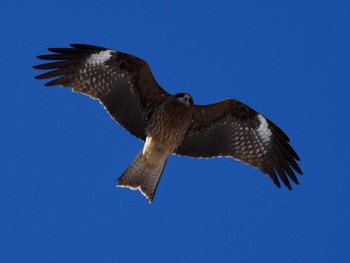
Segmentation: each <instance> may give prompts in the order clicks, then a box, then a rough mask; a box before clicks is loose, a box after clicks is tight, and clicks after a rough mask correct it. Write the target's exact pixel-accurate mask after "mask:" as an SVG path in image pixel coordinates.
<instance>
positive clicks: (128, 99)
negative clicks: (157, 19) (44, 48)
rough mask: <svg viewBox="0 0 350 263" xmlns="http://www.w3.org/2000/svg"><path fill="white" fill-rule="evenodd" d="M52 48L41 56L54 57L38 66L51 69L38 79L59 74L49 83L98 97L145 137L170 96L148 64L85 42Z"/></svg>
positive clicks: (136, 133)
mask: <svg viewBox="0 0 350 263" xmlns="http://www.w3.org/2000/svg"><path fill="white" fill-rule="evenodd" d="M70 46H71V48H49V51H51V52H53V53H54V54H49V55H42V56H38V58H39V59H42V60H49V61H54V62H50V63H46V64H41V65H37V66H34V68H35V69H40V70H50V71H49V72H46V73H44V74H42V75H39V76H37V77H35V78H36V79H50V78H56V79H54V80H52V81H50V82H48V83H46V84H45V86H54V85H60V86H63V87H71V88H73V91H75V92H80V93H82V94H85V95H88V96H90V97H92V98H94V99H98V100H99V101H100V102H101V103H102V105H103V106H104V107H105V108H106V110H107V111H108V112H109V114H110V115H111V116H112V117H113V118H114V119H115V120H116V121H117V122H118V123H119V124H120V125H122V126H123V127H124V128H125V129H126V130H128V131H129V132H130V133H131V134H133V135H134V136H136V137H137V138H140V139H142V140H145V137H146V135H145V127H146V120H147V118H148V116H149V114H151V113H152V111H153V110H154V108H155V107H156V106H157V105H159V104H160V103H161V102H162V101H163V100H164V99H165V98H166V97H168V96H170V95H169V94H168V93H167V92H166V91H165V90H163V89H162V88H161V87H160V86H159V85H158V84H157V82H156V80H155V79H154V77H153V74H152V72H151V70H150V68H149V66H148V64H147V63H146V62H145V61H144V60H142V59H139V58H137V57H134V56H132V55H128V54H125V53H121V52H118V51H115V50H111V49H107V48H103V47H97V46H91V45H82V44H72V45H70Z"/></svg>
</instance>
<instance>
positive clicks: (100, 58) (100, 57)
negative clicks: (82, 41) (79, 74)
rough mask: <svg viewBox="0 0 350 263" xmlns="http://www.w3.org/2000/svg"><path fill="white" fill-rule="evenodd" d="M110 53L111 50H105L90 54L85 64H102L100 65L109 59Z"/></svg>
mask: <svg viewBox="0 0 350 263" xmlns="http://www.w3.org/2000/svg"><path fill="white" fill-rule="evenodd" d="M112 52H113V50H110V49H107V50H104V51H101V52H99V53H96V54H92V55H91V56H90V57H89V58H88V59H87V60H86V62H87V63H88V64H93V65H96V64H102V63H104V62H106V61H108V60H109V59H110V58H111V56H112Z"/></svg>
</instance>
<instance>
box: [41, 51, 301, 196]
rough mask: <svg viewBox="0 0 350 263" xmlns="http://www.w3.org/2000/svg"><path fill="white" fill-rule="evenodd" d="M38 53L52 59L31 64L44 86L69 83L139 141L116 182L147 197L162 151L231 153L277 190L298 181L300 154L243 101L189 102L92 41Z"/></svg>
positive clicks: (137, 62) (138, 63)
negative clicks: (268, 180)
mask: <svg viewBox="0 0 350 263" xmlns="http://www.w3.org/2000/svg"><path fill="white" fill-rule="evenodd" d="M71 47H72V48H51V49H49V50H50V51H52V52H53V53H55V54H50V55H43V56H38V58H40V59H43V60H54V61H55V62H52V63H47V64H42V65H38V66H35V67H34V68H36V69H42V70H51V71H49V72H47V73H44V74H42V75H39V76H37V77H36V78H37V79H47V78H55V77H57V78H56V79H54V80H52V81H50V82H48V83H46V84H45V85H46V86H53V85H61V86H63V87H72V88H73V91H76V92H80V93H83V94H85V95H88V96H90V97H92V98H94V99H98V100H99V101H100V102H101V103H102V104H103V106H104V107H105V108H106V110H107V111H108V112H109V114H110V115H111V116H112V117H113V118H114V119H115V120H116V121H117V122H118V123H119V124H120V125H122V126H123V127H124V128H126V129H127V130H128V131H129V132H130V133H131V134H133V135H134V136H136V137H137V138H139V139H141V140H143V141H144V142H145V144H144V146H143V148H142V149H141V150H140V151H139V153H138V154H137V156H136V158H135V159H134V161H133V162H132V163H131V165H130V166H129V167H128V168H127V169H126V171H125V172H124V173H123V174H122V176H120V178H119V179H118V186H122V187H129V188H131V189H139V190H140V191H141V192H142V193H143V194H144V195H145V196H146V197H147V199H148V200H149V201H150V202H152V201H153V198H154V195H155V191H156V189H157V186H158V183H159V180H160V177H161V175H162V173H163V170H164V167H165V165H166V162H167V160H168V157H169V155H171V154H177V155H183V156H189V157H201V158H211V157H217V156H226V157H232V158H234V159H237V160H240V161H242V162H244V163H246V164H249V165H251V166H253V167H255V168H258V169H260V170H261V171H262V172H263V173H265V174H267V175H268V176H269V177H270V178H271V179H272V180H273V182H274V183H275V184H276V185H277V186H278V187H280V183H279V180H278V177H279V178H280V179H281V180H282V182H283V183H284V184H285V185H286V186H287V187H288V188H289V189H291V185H290V183H289V180H288V178H289V179H291V180H292V181H293V182H294V183H296V184H299V182H298V180H297V178H296V176H295V174H294V171H296V172H297V173H299V174H302V172H301V169H300V168H299V166H298V164H297V162H296V161H299V160H300V158H299V156H298V155H297V154H296V152H295V151H294V150H293V148H292V147H291V146H290V145H289V138H288V137H287V135H286V134H285V133H284V132H283V131H282V130H281V129H280V128H278V127H277V126H276V125H275V124H274V123H273V122H271V121H270V120H268V119H267V118H266V117H264V116H263V115H261V114H260V113H258V112H256V111H255V110H253V109H252V108H250V107H248V106H247V105H245V104H243V103H241V102H239V101H237V100H233V99H226V100H223V101H220V102H217V103H214V104H210V105H194V104H193V99H192V97H191V96H190V95H189V94H188V93H178V94H176V95H170V94H168V93H167V92H166V91H165V90H163V89H162V88H161V87H160V86H159V85H158V83H157V82H156V81H155V79H154V77H153V75H152V72H151V70H150V68H149V66H148V65H147V63H146V62H145V61H143V60H142V59H139V58H137V57H134V56H132V55H128V54H125V53H121V52H118V51H116V50H111V49H106V48H102V47H97V46H90V45H81V44H74V45H71Z"/></svg>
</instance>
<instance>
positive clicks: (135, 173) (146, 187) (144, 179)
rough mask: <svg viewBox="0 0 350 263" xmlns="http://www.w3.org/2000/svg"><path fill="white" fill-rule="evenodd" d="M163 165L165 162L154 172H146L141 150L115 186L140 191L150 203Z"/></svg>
mask: <svg viewBox="0 0 350 263" xmlns="http://www.w3.org/2000/svg"><path fill="white" fill-rule="evenodd" d="M165 164H166V160H165V162H164V163H162V164H160V165H159V166H158V168H156V169H155V170H151V171H149V170H147V169H146V168H145V165H144V161H143V156H142V150H141V151H140V152H139V153H138V155H137V156H136V158H135V159H134V160H133V162H132V163H131V164H130V166H129V167H128V168H127V169H126V171H125V172H124V173H123V174H122V175H121V176H120V177H119V178H118V184H117V186H119V187H128V188H130V189H132V190H140V192H141V193H142V194H143V195H144V196H145V197H146V198H147V199H148V201H149V202H150V203H152V202H153V199H154V195H155V193H156V190H157V186H158V183H159V180H160V177H161V176H162V173H163V170H164V167H165Z"/></svg>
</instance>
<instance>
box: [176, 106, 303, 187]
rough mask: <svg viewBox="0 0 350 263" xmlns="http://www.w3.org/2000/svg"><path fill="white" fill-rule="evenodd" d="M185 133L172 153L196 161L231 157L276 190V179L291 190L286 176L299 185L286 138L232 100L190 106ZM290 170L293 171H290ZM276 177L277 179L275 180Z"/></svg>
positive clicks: (252, 111) (293, 158) (294, 158)
mask: <svg viewBox="0 0 350 263" xmlns="http://www.w3.org/2000/svg"><path fill="white" fill-rule="evenodd" d="M193 109H194V111H193V119H192V123H191V127H190V129H189V132H188V134H187V136H186V138H185V139H184V141H183V142H182V144H181V145H180V146H179V147H178V148H177V149H176V150H175V152H174V154H177V155H184V156H190V157H198V158H210V157H215V156H231V157H232V158H234V159H237V160H240V161H242V162H243V163H246V164H248V165H251V166H253V167H255V168H258V169H260V170H261V171H262V172H263V173H265V174H267V175H268V176H269V177H271V179H272V180H273V182H274V183H275V184H276V185H277V186H278V187H280V183H279V180H278V177H279V178H280V179H281V180H282V182H283V183H284V184H285V185H286V186H287V187H288V189H290V190H291V186H290V183H289V180H288V177H289V178H290V179H291V180H292V181H293V182H294V183H296V184H299V182H298V179H297V178H296V176H295V173H294V171H296V172H297V173H298V174H302V171H301V169H300V168H299V166H298V164H297V162H296V161H300V158H299V156H298V155H297V153H296V152H295V151H294V150H293V148H292V147H291V146H290V145H289V138H288V137H287V135H286V134H285V133H284V132H283V131H282V130H281V129H280V128H279V127H277V126H276V125H275V124H274V123H273V122H271V121H270V120H268V119H267V118H265V117H263V116H262V115H261V114H259V113H258V112H256V111H255V110H253V109H251V108H250V107H248V106H247V105H245V104H243V103H241V102H239V101H236V100H232V99H227V100H223V101H221V102H218V103H215V104H211V105H206V106H197V105H195V106H193ZM293 169H294V171H293ZM277 175H278V177H277Z"/></svg>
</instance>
